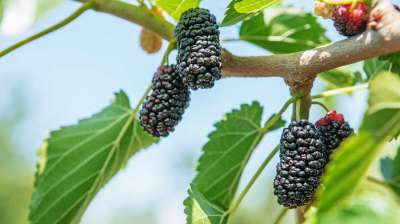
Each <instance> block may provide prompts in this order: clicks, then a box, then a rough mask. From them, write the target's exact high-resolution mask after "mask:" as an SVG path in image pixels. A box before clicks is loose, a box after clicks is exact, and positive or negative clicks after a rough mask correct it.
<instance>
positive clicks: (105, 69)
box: [0, 0, 365, 224]
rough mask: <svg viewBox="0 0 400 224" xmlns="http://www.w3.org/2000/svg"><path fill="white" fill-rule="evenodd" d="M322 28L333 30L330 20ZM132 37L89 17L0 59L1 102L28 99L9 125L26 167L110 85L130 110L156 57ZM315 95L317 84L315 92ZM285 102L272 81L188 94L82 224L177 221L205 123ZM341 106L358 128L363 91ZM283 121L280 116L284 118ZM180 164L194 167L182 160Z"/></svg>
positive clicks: (122, 24) (135, 32)
mask: <svg viewBox="0 0 400 224" xmlns="http://www.w3.org/2000/svg"><path fill="white" fill-rule="evenodd" d="M287 2H290V3H294V4H296V5H300V6H302V7H304V5H306V7H305V9H306V10H310V9H311V6H312V4H311V1H309V2H308V3H302V4H300V3H299V2H298V1H294V0H293V1H287ZM227 4H228V1H211V0H204V1H203V2H202V6H203V7H207V8H210V9H211V10H212V12H213V13H215V14H216V15H217V18H218V19H219V20H221V19H222V18H223V12H224V11H225V7H226V5H227ZM77 6H78V4H77V3H74V2H71V1H68V2H66V3H63V4H62V5H60V6H59V7H58V8H56V9H55V10H53V11H51V12H50V13H48V14H46V15H45V16H44V17H43V18H42V19H41V20H40V21H39V22H38V23H37V24H35V25H34V27H32V29H30V30H29V31H28V32H27V33H25V34H24V35H22V36H17V37H13V38H10V37H4V36H0V47H1V48H4V47H6V46H8V45H10V44H12V43H14V42H16V41H17V40H20V39H21V38H23V37H24V36H28V35H30V34H33V33H35V32H38V31H40V30H42V29H44V28H46V27H48V26H49V25H51V24H54V23H55V22H57V21H59V20H61V19H63V18H65V17H66V16H67V15H69V14H70V13H71V12H73V11H74V10H75V9H76V8H77ZM323 24H324V26H325V27H329V28H330V29H332V26H331V24H330V23H329V22H324V23H323ZM139 33H140V27H138V26H137V25H135V24H132V23H128V22H126V21H124V20H121V19H118V18H115V17H112V16H109V15H105V14H100V13H95V12H91V11H90V12H87V13H85V14H84V15H83V16H81V17H80V18H79V19H78V20H76V21H74V22H73V23H71V24H70V25H68V26H66V27H65V28H63V29H62V30H60V31H57V32H55V33H53V34H51V35H48V36H46V37H44V38H42V39H40V40H38V41H35V42H34V43H32V44H30V45H27V46H24V47H23V48H21V49H19V50H17V51H15V52H13V53H11V54H9V55H7V56H6V57H4V58H1V60H0V83H2V85H3V86H5V88H4V89H2V90H1V91H0V93H1V94H2V96H0V99H1V100H5V101H7V100H9V101H11V102H12V101H13V99H14V98H13V97H14V96H13V95H11V94H9V91H10V90H11V89H12V87H13V86H15V85H17V86H18V87H21V88H22V89H23V90H22V92H23V93H24V94H25V96H26V98H27V102H28V106H29V113H28V115H27V116H26V118H25V119H24V120H23V121H22V122H21V124H20V125H19V126H18V130H17V133H16V134H15V142H16V144H17V145H18V147H19V149H20V152H21V154H23V155H24V156H26V157H27V158H28V160H29V161H30V162H31V167H32V170H33V169H34V164H35V154H36V149H37V148H38V147H39V146H40V144H41V141H42V139H44V138H45V137H46V136H47V135H48V133H49V130H53V129H57V128H58V127H60V126H61V125H68V124H72V123H75V122H76V121H77V119H78V118H84V117H87V116H89V115H91V114H92V113H94V112H96V111H99V110H100V109H101V108H102V107H104V106H106V105H107V104H108V102H109V101H110V100H111V98H112V95H113V93H114V92H116V91H118V90H119V89H123V90H124V91H126V92H127V93H128V95H129V96H130V99H131V103H132V105H135V103H136V102H137V100H138V99H139V98H140V97H141V94H142V93H143V92H144V90H145V89H146V88H147V86H148V85H149V83H150V81H151V78H152V74H153V73H154V71H155V69H156V67H157V66H158V64H159V62H160V60H161V57H162V53H157V54H155V55H147V54H146V53H144V52H143V51H142V50H141V49H140V47H139V43H138V38H139ZM328 33H329V36H330V37H332V38H333V39H338V38H339V37H338V36H337V35H336V34H334V32H333V31H330V32H328ZM222 36H223V37H226V38H228V37H235V36H237V26H234V27H230V28H224V29H223V30H222ZM165 46H166V44H165V43H164V48H165ZM223 46H224V47H226V48H228V49H229V50H230V51H232V52H233V53H236V54H240V55H267V54H268V52H266V51H264V50H262V49H260V48H258V47H255V46H253V45H250V44H247V43H224V44H223ZM161 52H162V51H161ZM171 60H173V57H171ZM2 88H3V87H2ZM318 89H320V85H319V83H317V84H316V86H315V88H314V91H316V92H317V91H318ZM288 97H289V92H288V89H287V88H286V87H285V84H284V82H283V80H281V79H280V78H267V79H255V78H248V79H241V78H230V79H222V80H220V81H219V82H218V83H217V84H216V86H215V88H213V89H211V90H204V91H197V92H194V93H193V94H192V101H191V105H190V107H189V108H188V110H187V112H186V113H185V116H184V119H183V120H182V122H181V123H180V125H179V126H178V127H177V129H176V132H175V133H173V134H172V135H171V136H170V137H168V138H166V139H163V140H162V141H161V143H160V144H158V145H156V146H153V147H151V148H149V149H147V150H146V151H145V152H142V153H140V154H138V155H137V156H136V157H135V158H133V159H131V160H130V163H129V165H128V166H127V168H126V169H125V170H123V171H122V172H120V173H119V174H118V175H117V176H116V177H115V178H114V179H113V180H112V181H111V183H110V184H108V185H107V186H106V187H105V188H104V189H103V190H102V191H101V192H100V193H99V195H98V196H97V197H96V198H95V200H94V202H93V203H92V204H91V206H90V208H89V210H88V212H87V213H86V214H85V216H84V218H83V222H82V223H97V224H102V223H104V224H105V223H110V221H111V219H113V218H115V217H116V216H118V214H119V213H121V212H123V213H126V212H127V213H130V214H131V215H132V216H134V217H136V216H140V214H141V213H142V212H143V211H144V210H146V209H147V208H154V209H156V210H158V211H159V212H157V214H154V220H153V221H154V223H165V222H162V220H168V223H174V224H180V223H184V216H183V208H182V201H183V199H184V198H185V196H186V189H187V187H188V184H189V183H190V180H191V179H192V177H193V175H194V167H195V164H196V160H197V156H199V155H200V149H201V146H202V145H203V144H204V143H205V142H206V141H207V134H208V133H209V132H210V131H212V130H213V124H214V123H215V122H216V121H217V120H219V119H221V118H222V117H223V114H224V113H226V112H228V111H230V110H231V109H233V108H237V107H239V105H240V104H242V103H246V102H247V103H249V102H251V101H253V100H258V101H259V102H260V103H261V104H262V105H263V106H264V112H265V114H264V118H266V117H268V116H269V115H270V114H271V113H273V112H275V111H277V110H278V109H279V108H280V106H281V105H282V104H283V102H284V101H285V100H286V99H287V98H288ZM355 102H356V103H355ZM1 105H2V104H0V106H1ZM341 105H342V106H340V107H339V111H341V112H343V113H345V115H346V117H348V118H349V120H350V123H351V124H352V125H353V126H356V127H357V126H358V124H359V122H360V119H361V115H362V111H363V108H364V106H365V94H364V93H357V94H355V95H354V96H352V97H344V100H343V102H342V104H341ZM346 105H352V108H351V109H346V110H344V108H345V106H346ZM319 115H321V111H320V109H318V108H316V109H313V113H312V119H311V120H315V119H316V117H318V116H319ZM285 116H286V117H289V114H286V115H285ZM279 135H280V133H279V132H275V133H272V134H271V135H269V136H267V137H266V138H265V139H264V140H263V142H262V143H261V145H260V146H259V148H258V149H257V150H256V152H255V154H254V156H253V157H252V159H251V161H250V164H249V166H248V168H247V169H246V172H245V175H244V178H243V180H246V179H248V178H249V177H250V175H251V174H252V173H253V172H254V170H255V169H256V168H257V167H258V165H259V164H260V163H261V162H262V160H263V159H264V158H265V156H266V155H267V154H268V152H269V151H270V150H271V149H272V148H273V147H274V146H275V145H276V144H277V142H278V138H279ZM188 160H189V161H193V162H192V163H187V162H186V161H188ZM274 164H275V163H272V165H270V166H269V167H267V169H266V172H265V175H263V180H262V181H259V182H258V183H257V185H256V189H264V188H265V185H266V183H267V180H268V179H270V178H271V177H272V176H273V174H274V172H275V171H274V167H275V165H274ZM188 167H190V169H188ZM188 170H189V171H188ZM32 172H33V171H32ZM244 182H245V181H244ZM254 192H257V190H255V191H254ZM250 198H251V199H255V198H256V195H255V194H250ZM248 206H250V205H249V204H248Z"/></svg>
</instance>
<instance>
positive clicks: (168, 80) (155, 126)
mask: <svg viewBox="0 0 400 224" xmlns="http://www.w3.org/2000/svg"><path fill="white" fill-rule="evenodd" d="M151 88H152V91H151V93H150V95H148V96H147V97H146V99H145V101H144V103H143V105H142V110H141V111H140V116H139V120H140V124H141V125H142V127H143V128H144V130H145V131H147V132H148V133H150V134H151V135H153V136H156V137H165V136H168V134H169V133H171V132H172V131H173V130H174V128H175V126H176V125H177V124H178V122H179V121H180V120H181V119H182V115H183V113H184V111H185V109H186V108H187V107H188V105H189V100H190V95H189V94H190V92H189V89H188V87H187V86H185V85H184V84H183V82H182V79H181V77H180V76H179V75H178V73H177V71H176V66H175V65H170V66H161V67H159V68H158V71H157V72H156V73H155V74H154V77H153V81H152V86H151Z"/></svg>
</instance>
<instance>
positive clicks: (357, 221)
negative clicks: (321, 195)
mask: <svg viewBox="0 0 400 224" xmlns="http://www.w3.org/2000/svg"><path fill="white" fill-rule="evenodd" d="M398 209H399V205H398V203H396V201H395V200H394V199H393V198H392V197H389V196H386V195H383V194H379V193H377V192H373V191H372V192H371V191H369V192H365V193H363V194H362V195H360V196H357V197H352V200H351V201H349V202H348V203H346V204H345V205H344V206H341V207H339V208H338V210H337V211H335V212H331V213H329V214H326V215H325V216H324V217H323V218H322V219H321V220H319V223H323V224H337V223H351V224H377V223H379V224H392V223H397V221H398V220H399V213H398V212H397V211H398ZM307 223H310V222H307Z"/></svg>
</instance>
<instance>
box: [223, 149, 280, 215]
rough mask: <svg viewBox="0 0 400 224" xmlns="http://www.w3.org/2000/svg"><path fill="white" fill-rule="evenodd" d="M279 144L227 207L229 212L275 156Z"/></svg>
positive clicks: (232, 210) (232, 211) (239, 201)
mask: <svg viewBox="0 0 400 224" xmlns="http://www.w3.org/2000/svg"><path fill="white" fill-rule="evenodd" d="M279 148H280V145H279V144H278V145H277V146H276V147H275V148H274V149H273V150H272V152H270V153H269V155H268V156H267V158H265V160H264V162H263V163H262V164H261V166H260V167H259V168H258V169H257V171H256V173H255V174H254V175H253V177H252V178H251V179H250V181H249V182H248V183H247V185H246V187H245V188H244V189H243V191H242V192H241V193H240V195H239V197H238V199H237V200H236V201H235V203H233V204H232V206H231V207H230V209H229V213H230V214H233V213H235V211H236V210H237V209H238V208H239V205H240V203H241V202H242V201H243V199H244V198H245V196H246V194H247V193H248V192H249V190H250V189H251V187H252V186H253V184H254V183H255V182H256V180H257V179H258V177H259V176H260V175H261V173H262V172H263V170H264V169H265V167H266V166H267V165H268V164H269V162H270V161H271V160H272V158H273V157H274V156H275V154H276V153H277V152H278V151H279Z"/></svg>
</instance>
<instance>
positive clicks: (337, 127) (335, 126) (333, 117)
mask: <svg viewBox="0 0 400 224" xmlns="http://www.w3.org/2000/svg"><path fill="white" fill-rule="evenodd" d="M315 126H316V127H317V129H318V130H319V131H320V132H321V134H322V136H323V137H324V142H325V146H326V148H327V150H328V154H329V155H330V154H331V153H332V151H333V150H334V149H336V148H337V147H339V145H340V143H341V142H342V141H343V140H344V139H345V138H347V137H349V136H350V135H351V134H352V133H353V132H354V130H353V129H352V128H351V127H350V125H349V123H347V122H346V121H345V120H344V116H343V114H341V113H337V112H336V111H334V110H332V111H329V112H328V113H327V114H326V116H325V117H323V118H321V119H320V120H318V121H317V122H316V123H315Z"/></svg>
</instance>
